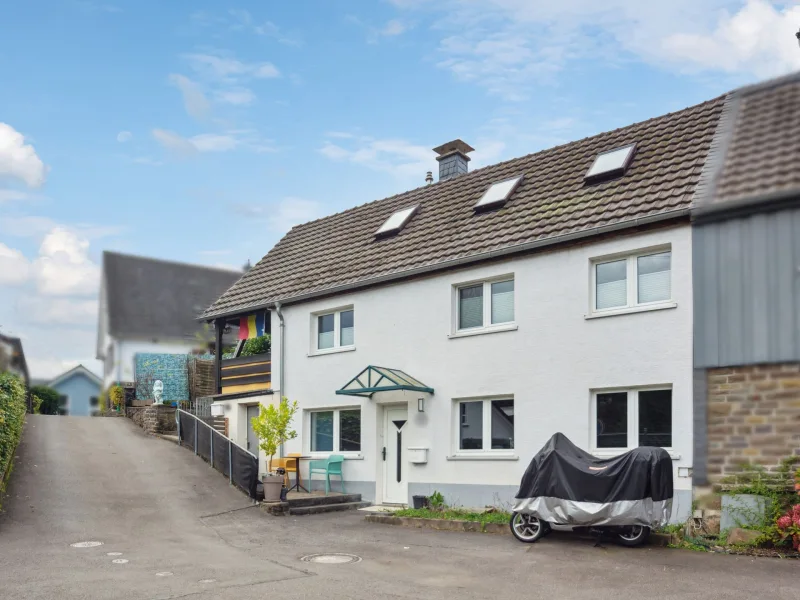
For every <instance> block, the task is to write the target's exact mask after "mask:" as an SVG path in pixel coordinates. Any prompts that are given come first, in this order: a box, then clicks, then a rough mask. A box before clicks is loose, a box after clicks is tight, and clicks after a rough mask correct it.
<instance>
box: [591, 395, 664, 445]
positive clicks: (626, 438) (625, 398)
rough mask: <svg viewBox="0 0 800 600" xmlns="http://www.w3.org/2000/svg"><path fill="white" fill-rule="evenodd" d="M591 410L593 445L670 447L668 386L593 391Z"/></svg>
mask: <svg viewBox="0 0 800 600" xmlns="http://www.w3.org/2000/svg"><path fill="white" fill-rule="evenodd" d="M592 412H593V413H594V414H593V421H594V422H595V423H596V429H595V436H594V437H595V439H594V444H593V446H594V447H595V448H597V449H605V448H609V449H621V450H624V449H627V448H636V447H638V446H660V447H662V448H671V447H672V389H669V388H664V389H626V390H609V391H602V392H596V393H595V394H594V398H593V401H592Z"/></svg>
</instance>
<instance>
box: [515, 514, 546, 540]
mask: <svg viewBox="0 0 800 600" xmlns="http://www.w3.org/2000/svg"><path fill="white" fill-rule="evenodd" d="M509 526H510V527H511V533H513V534H514V537H515V538H517V539H518V540H519V541H520V542H524V543H526V544H532V543H533V542H535V541H536V540H538V539H539V538H540V537H542V536H543V535H544V534H545V533H547V531H548V530H549V529H550V525H549V524H548V523H547V521H542V520H541V519H540V518H539V517H534V516H533V515H529V514H526V513H518V512H515V513H512V515H511V521H510V523H509Z"/></svg>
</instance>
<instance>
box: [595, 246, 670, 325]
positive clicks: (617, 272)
mask: <svg viewBox="0 0 800 600" xmlns="http://www.w3.org/2000/svg"><path fill="white" fill-rule="evenodd" d="M592 282H593V285H592V288H593V289H592V296H593V303H592V306H593V309H594V310H595V311H603V310H615V309H623V308H632V307H636V306H642V305H648V304H654V303H658V302H668V301H669V300H671V298H672V252H671V251H670V250H669V249H665V250H657V251H650V252H643V253H638V254H632V255H630V256H624V257H621V258H613V259H608V260H605V259H598V260H595V261H594V262H593V264H592Z"/></svg>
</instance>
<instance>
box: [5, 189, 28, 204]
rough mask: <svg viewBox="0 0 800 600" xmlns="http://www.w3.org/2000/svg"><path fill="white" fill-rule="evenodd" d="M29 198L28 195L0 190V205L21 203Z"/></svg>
mask: <svg viewBox="0 0 800 600" xmlns="http://www.w3.org/2000/svg"><path fill="white" fill-rule="evenodd" d="M28 198H30V194H27V193H25V192H21V191H19V190H0V204H1V203H3V202H21V201H22V200H27V199H28Z"/></svg>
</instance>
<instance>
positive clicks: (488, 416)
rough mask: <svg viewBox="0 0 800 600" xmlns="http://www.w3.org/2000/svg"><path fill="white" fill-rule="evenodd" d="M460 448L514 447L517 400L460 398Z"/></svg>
mask: <svg viewBox="0 0 800 600" xmlns="http://www.w3.org/2000/svg"><path fill="white" fill-rule="evenodd" d="M456 414H457V415H458V424H457V428H458V440H457V441H458V446H457V447H458V450H460V451H470V450H484V451H485V450H513V449H514V399H513V398H502V399H485V400H459V401H458V402H457V406H456Z"/></svg>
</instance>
